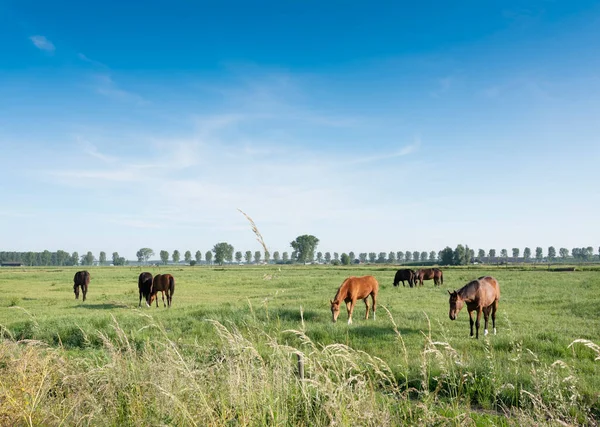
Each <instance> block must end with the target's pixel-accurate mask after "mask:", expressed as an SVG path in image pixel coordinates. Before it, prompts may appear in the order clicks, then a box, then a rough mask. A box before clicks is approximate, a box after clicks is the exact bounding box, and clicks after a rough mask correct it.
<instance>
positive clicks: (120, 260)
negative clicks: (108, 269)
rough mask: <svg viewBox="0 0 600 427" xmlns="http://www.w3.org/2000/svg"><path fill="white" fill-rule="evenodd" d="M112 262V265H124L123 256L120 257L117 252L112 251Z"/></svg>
mask: <svg viewBox="0 0 600 427" xmlns="http://www.w3.org/2000/svg"><path fill="white" fill-rule="evenodd" d="M112 263H113V265H114V266H117V265H125V258H123V257H120V256H119V253H118V252H113V254H112Z"/></svg>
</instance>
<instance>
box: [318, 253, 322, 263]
mask: <svg viewBox="0 0 600 427" xmlns="http://www.w3.org/2000/svg"><path fill="white" fill-rule="evenodd" d="M317 262H318V263H319V264H321V263H322V262H323V252H317Z"/></svg>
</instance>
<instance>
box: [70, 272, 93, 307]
mask: <svg viewBox="0 0 600 427" xmlns="http://www.w3.org/2000/svg"><path fill="white" fill-rule="evenodd" d="M90 278H91V276H90V273H89V272H88V271H78V272H77V273H75V276H74V277H73V292H75V299H79V288H80V287H81V292H82V293H83V300H84V301H85V296H86V295H87V291H88V285H89V284H90Z"/></svg>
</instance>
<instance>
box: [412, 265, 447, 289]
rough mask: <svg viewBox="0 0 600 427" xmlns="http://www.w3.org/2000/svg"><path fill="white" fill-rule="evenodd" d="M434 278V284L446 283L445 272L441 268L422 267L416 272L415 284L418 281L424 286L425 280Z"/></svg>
mask: <svg viewBox="0 0 600 427" xmlns="http://www.w3.org/2000/svg"><path fill="white" fill-rule="evenodd" d="M431 279H433V284H434V285H436V286H440V285H443V284H444V273H442V270H440V269H439V268H421V269H420V270H417V271H416V272H415V285H416V284H417V282H418V283H419V285H420V286H423V280H431Z"/></svg>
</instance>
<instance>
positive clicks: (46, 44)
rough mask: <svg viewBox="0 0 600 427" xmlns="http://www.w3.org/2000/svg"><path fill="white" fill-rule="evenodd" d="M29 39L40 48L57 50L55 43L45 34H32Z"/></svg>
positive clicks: (49, 50) (51, 50)
mask: <svg viewBox="0 0 600 427" xmlns="http://www.w3.org/2000/svg"><path fill="white" fill-rule="evenodd" d="M29 40H31V42H32V43H33V45H34V46H35V47H37V48H38V49H40V50H43V51H46V52H49V53H53V52H54V51H55V50H56V48H55V47H54V44H53V43H52V42H51V41H50V40H48V39H47V38H46V37H44V36H31V37H29Z"/></svg>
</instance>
